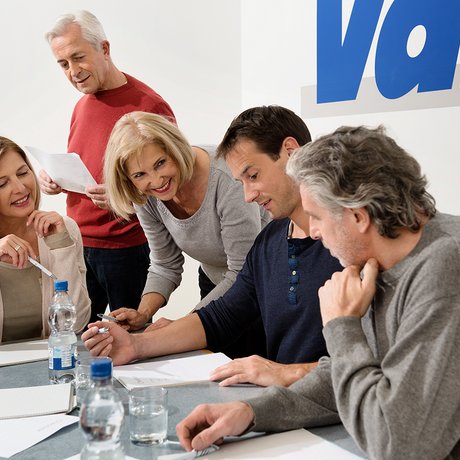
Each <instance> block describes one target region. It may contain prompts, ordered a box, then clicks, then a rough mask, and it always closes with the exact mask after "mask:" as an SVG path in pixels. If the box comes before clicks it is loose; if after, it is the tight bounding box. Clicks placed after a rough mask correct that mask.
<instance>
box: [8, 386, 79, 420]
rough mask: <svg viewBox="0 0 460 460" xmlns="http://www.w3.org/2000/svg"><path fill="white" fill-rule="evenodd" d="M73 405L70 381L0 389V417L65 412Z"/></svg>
mask: <svg viewBox="0 0 460 460" xmlns="http://www.w3.org/2000/svg"><path fill="white" fill-rule="evenodd" d="M74 406H75V401H74V395H73V389H72V384H70V383H63V384H60V385H43V386H38V387H22V388H5V389H1V390H0V419H7V418H20V417H33V416H35V415H49V414H59V413H67V412H70V411H71V410H72V409H73V408H74Z"/></svg>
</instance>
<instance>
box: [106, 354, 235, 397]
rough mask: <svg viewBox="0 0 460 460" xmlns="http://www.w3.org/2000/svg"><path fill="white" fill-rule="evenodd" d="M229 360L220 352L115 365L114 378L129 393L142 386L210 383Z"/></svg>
mask: <svg viewBox="0 0 460 460" xmlns="http://www.w3.org/2000/svg"><path fill="white" fill-rule="evenodd" d="M230 361H231V359H230V358H229V357H228V356H225V355H224V354H223V353H206V354H203V355H199V356H191V357H188V358H178V359H171V360H165V361H151V362H140V363H134V364H128V365H126V366H115V367H114V368H113V376H114V377H115V378H116V379H117V380H118V381H119V382H120V383H121V384H122V385H124V386H125V387H126V388H127V389H128V390H130V389H131V388H134V387H144V386H155V385H161V386H172V385H181V384H184V383H193V382H203V381H208V380H209V374H210V373H211V372H212V371H213V370H214V369H215V368H216V367H219V366H222V365H223V364H226V363H228V362H230Z"/></svg>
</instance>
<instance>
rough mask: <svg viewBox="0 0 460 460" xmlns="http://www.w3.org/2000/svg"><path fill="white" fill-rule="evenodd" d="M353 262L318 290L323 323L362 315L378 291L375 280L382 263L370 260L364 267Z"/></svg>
mask: <svg viewBox="0 0 460 460" xmlns="http://www.w3.org/2000/svg"><path fill="white" fill-rule="evenodd" d="M360 272H361V269H360V267H358V266H357V265H351V266H349V267H347V268H345V269H344V270H343V271H342V272H337V273H334V274H333V275H332V278H331V279H330V280H328V281H326V283H325V284H324V286H323V287H321V288H320V289H319V291H318V295H319V301H320V306H321V316H322V319H323V326H325V325H326V324H327V323H328V322H329V321H331V320H332V319H334V318H338V317H340V316H357V317H359V318H361V317H363V316H364V315H365V313H366V311H367V310H368V308H369V305H370V304H371V302H372V299H373V297H374V294H375V283H376V279H377V275H378V272H379V265H378V263H377V261H376V260H375V259H369V260H368V261H367V262H366V265H364V268H363V270H362V273H363V278H362V279H361V277H360Z"/></svg>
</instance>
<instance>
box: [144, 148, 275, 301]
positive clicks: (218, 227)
mask: <svg viewBox="0 0 460 460" xmlns="http://www.w3.org/2000/svg"><path fill="white" fill-rule="evenodd" d="M200 148H203V149H204V150H206V151H207V152H208V153H209V156H210V159H211V167H210V173H209V180H208V190H207V192H206V196H205V198H204V201H203V203H202V205H201V207H200V209H199V210H198V211H197V212H196V213H195V214H194V215H193V216H191V217H189V218H188V219H177V218H176V217H174V216H173V215H172V214H171V212H170V211H169V210H168V208H167V207H166V206H165V205H164V204H163V203H162V202H161V201H160V200H158V199H156V198H153V197H149V198H148V201H147V203H146V204H145V205H144V206H138V207H136V213H137V216H138V218H139V221H140V223H141V225H142V228H143V229H144V232H145V235H146V236H147V240H148V243H149V246H150V267H149V273H148V276H147V282H146V285H145V289H144V292H143V294H146V293H149V292H158V293H160V294H161V295H163V297H165V299H166V301H168V299H169V297H170V295H171V293H172V292H173V291H174V290H175V289H176V288H177V287H178V286H179V284H180V282H181V278H182V272H183V264H184V256H183V254H182V253H183V252H184V253H185V254H187V255H189V256H190V257H192V258H193V259H195V260H197V261H198V262H200V264H201V267H202V269H203V270H204V272H205V273H206V275H207V276H208V277H209V278H210V280H211V281H212V282H213V283H214V284H215V285H216V287H215V288H214V289H213V290H212V291H211V292H210V293H209V294H208V295H207V296H206V297H205V298H204V299H203V300H202V301H201V302H200V303H198V305H196V306H195V308H196V309H199V308H201V307H203V306H205V305H207V304H208V303H209V302H210V301H211V300H215V299H218V298H219V297H220V296H222V295H223V294H224V293H225V292H226V291H227V290H228V289H229V287H230V286H231V285H232V284H233V282H234V281H235V279H236V275H237V274H238V272H239V271H240V270H241V268H242V267H243V263H244V260H245V258H246V254H247V253H248V251H249V249H250V248H251V246H252V243H253V242H254V239H255V237H256V236H257V234H258V233H259V232H260V230H261V229H262V228H263V227H264V226H265V225H266V224H267V223H268V221H269V217H268V215H267V214H266V213H265V211H263V210H262V208H260V207H259V206H258V205H257V204H255V203H251V204H248V203H245V201H244V194H243V187H242V186H241V183H239V182H237V181H235V180H234V179H233V177H232V175H231V173H230V170H229V169H228V167H227V164H226V163H225V161H224V160H221V159H219V160H216V159H215V157H214V155H215V147H211V146H200ZM191 307H193V306H191ZM191 309H192V308H191Z"/></svg>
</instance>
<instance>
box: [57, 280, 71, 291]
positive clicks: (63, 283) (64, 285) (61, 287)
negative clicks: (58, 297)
mask: <svg viewBox="0 0 460 460" xmlns="http://www.w3.org/2000/svg"><path fill="white" fill-rule="evenodd" d="M68 288H69V283H68V282H67V280H55V281H54V290H55V291H67V289H68Z"/></svg>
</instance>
